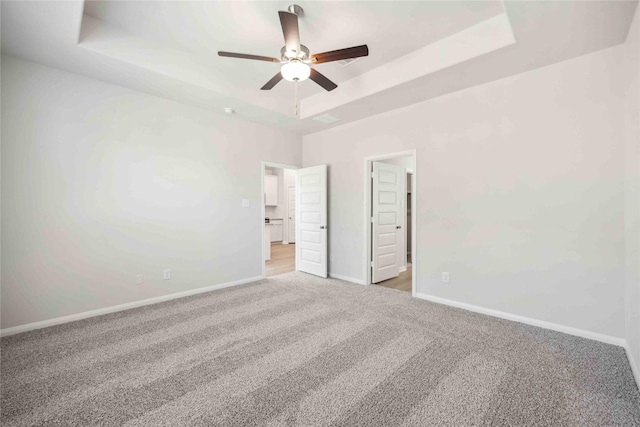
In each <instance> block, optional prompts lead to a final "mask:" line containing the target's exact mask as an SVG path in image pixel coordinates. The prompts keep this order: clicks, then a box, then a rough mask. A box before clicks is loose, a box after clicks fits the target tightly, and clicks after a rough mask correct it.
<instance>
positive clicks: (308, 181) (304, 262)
mask: <svg viewBox="0 0 640 427" xmlns="http://www.w3.org/2000/svg"><path fill="white" fill-rule="evenodd" d="M295 239H296V240H295V241H296V270H299V271H303V272H305V273H310V274H314V275H316V276H320V277H325V278H326V277H327V165H319V166H313V167H310V168H304V169H298V170H297V171H296V238H295Z"/></svg>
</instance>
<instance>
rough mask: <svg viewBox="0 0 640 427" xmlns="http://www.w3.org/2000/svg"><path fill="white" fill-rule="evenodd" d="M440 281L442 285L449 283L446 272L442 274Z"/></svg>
mask: <svg viewBox="0 0 640 427" xmlns="http://www.w3.org/2000/svg"><path fill="white" fill-rule="evenodd" d="M442 281H443V282H444V283H449V273H448V272H446V271H443V272H442Z"/></svg>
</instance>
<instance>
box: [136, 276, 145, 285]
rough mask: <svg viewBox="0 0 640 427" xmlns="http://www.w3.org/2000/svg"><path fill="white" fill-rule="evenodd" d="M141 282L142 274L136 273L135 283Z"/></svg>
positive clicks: (139, 283) (140, 283)
mask: <svg viewBox="0 0 640 427" xmlns="http://www.w3.org/2000/svg"><path fill="white" fill-rule="evenodd" d="M143 282H144V280H143V277H142V274H136V285H142V283H143Z"/></svg>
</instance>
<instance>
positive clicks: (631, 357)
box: [624, 343, 640, 389]
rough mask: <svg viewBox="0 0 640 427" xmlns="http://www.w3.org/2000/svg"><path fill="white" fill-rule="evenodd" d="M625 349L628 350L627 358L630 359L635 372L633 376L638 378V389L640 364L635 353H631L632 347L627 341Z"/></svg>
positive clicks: (639, 385) (638, 384)
mask: <svg viewBox="0 0 640 427" xmlns="http://www.w3.org/2000/svg"><path fill="white" fill-rule="evenodd" d="M624 349H625V350H626V352H627V359H629V364H630V365H631V371H632V372H633V376H634V377H635V379H636V385H637V386H638V389H640V366H639V365H638V363H637V361H636V360H635V359H634V358H633V354H631V349H630V348H629V345H628V344H626V343H625V346H624Z"/></svg>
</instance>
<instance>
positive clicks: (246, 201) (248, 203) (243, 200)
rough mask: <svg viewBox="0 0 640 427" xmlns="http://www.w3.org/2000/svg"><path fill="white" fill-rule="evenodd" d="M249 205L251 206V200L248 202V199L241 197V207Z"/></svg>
mask: <svg viewBox="0 0 640 427" xmlns="http://www.w3.org/2000/svg"><path fill="white" fill-rule="evenodd" d="M249 206H251V202H249V199H242V207H243V208H248V207H249Z"/></svg>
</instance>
